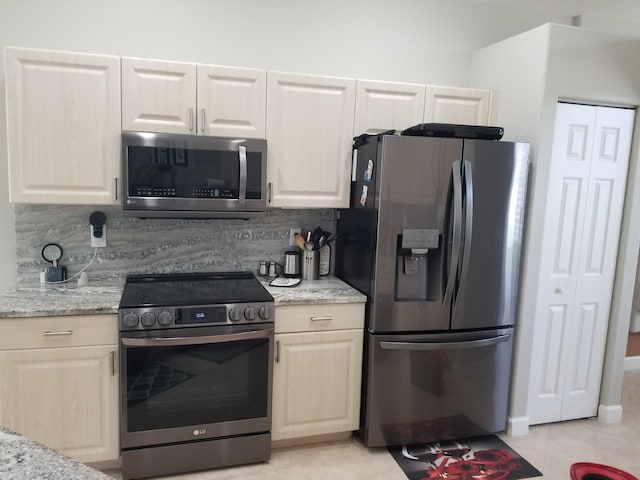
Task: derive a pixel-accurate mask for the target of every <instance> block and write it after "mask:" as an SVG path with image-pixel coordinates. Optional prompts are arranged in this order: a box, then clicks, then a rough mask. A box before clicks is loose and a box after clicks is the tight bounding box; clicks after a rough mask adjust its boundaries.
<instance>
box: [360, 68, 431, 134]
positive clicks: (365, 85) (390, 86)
mask: <svg viewBox="0 0 640 480" xmlns="http://www.w3.org/2000/svg"><path fill="white" fill-rule="evenodd" d="M424 98H425V86H424V85H418V84H410V83H392V82H377V81H371V80H358V81H357V83H356V113H355V121H354V124H353V135H354V136H358V135H361V134H363V133H370V134H375V133H380V132H384V131H386V130H404V129H405V128H408V127H410V126H412V125H417V124H418V123H422V119H423V117H424Z"/></svg>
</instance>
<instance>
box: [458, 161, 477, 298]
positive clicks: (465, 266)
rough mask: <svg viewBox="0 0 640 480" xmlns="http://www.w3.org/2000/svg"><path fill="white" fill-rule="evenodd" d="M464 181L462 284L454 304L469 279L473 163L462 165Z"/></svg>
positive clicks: (465, 162) (466, 162) (467, 162)
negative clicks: (464, 283)
mask: <svg viewBox="0 0 640 480" xmlns="http://www.w3.org/2000/svg"><path fill="white" fill-rule="evenodd" d="M462 179H463V181H464V230H463V238H462V245H463V249H462V258H461V260H460V284H459V285H458V288H457V289H456V298H455V299H454V303H457V302H458V295H457V292H458V291H459V290H460V288H462V283H463V282H464V281H465V279H466V278H467V271H468V270H469V255H470V254H471V239H472V233H473V232H472V231H473V176H472V174H471V162H469V161H468V160H465V161H464V163H463V164H462Z"/></svg>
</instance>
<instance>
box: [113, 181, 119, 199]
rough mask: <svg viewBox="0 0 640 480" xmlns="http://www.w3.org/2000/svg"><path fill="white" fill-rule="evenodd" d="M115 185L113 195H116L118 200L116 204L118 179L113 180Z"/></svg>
mask: <svg viewBox="0 0 640 480" xmlns="http://www.w3.org/2000/svg"><path fill="white" fill-rule="evenodd" d="M113 183H114V185H115V188H114V190H113V194H114V196H115V198H116V202H117V201H118V177H116V178H114V179H113Z"/></svg>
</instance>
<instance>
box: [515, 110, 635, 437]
mask: <svg viewBox="0 0 640 480" xmlns="http://www.w3.org/2000/svg"><path fill="white" fill-rule="evenodd" d="M634 115H635V112H634V111H633V110H630V109H621V108H607V107H595V106H588V105H574V104H567V103H559V104H558V107H557V110H556V124H555V128H554V141H553V150H552V154H551V170H550V174H549V178H550V179H551V180H550V183H549V189H548V197H547V206H546V214H545V225H544V241H543V246H542V258H541V260H540V261H541V268H540V277H539V287H538V298H537V300H536V309H535V312H532V313H533V315H534V317H533V318H534V320H535V329H534V336H533V353H532V360H531V378H530V385H529V407H528V410H529V412H528V414H529V418H530V422H531V424H532V425H534V424H538V423H547V422H554V421H560V420H570V419H575V418H586V417H592V416H595V415H597V413H598V400H599V397H600V383H601V376H602V365H603V359H604V352H605V343H606V336H607V330H608V325H609V311H610V307H611V296H612V292H613V282H614V279H615V267H616V261H617V252H618V241H619V232H620V224H621V221H622V212H623V206H624V195H625V189H626V177H627V169H628V163H629V153H630V147H631V135H632V132H633V123H634Z"/></svg>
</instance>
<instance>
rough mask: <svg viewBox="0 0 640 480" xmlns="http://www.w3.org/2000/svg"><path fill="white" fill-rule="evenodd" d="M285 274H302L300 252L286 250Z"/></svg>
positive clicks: (287, 275) (293, 275) (293, 276)
mask: <svg viewBox="0 0 640 480" xmlns="http://www.w3.org/2000/svg"><path fill="white" fill-rule="evenodd" d="M284 276H285V277H288V278H295V277H299V276H300V252H299V251H297V250H289V251H287V252H284Z"/></svg>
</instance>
